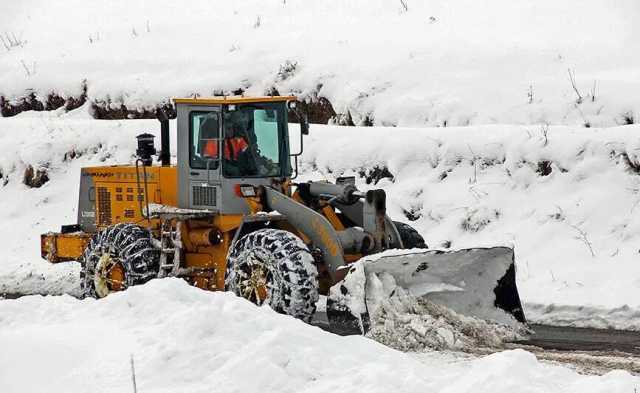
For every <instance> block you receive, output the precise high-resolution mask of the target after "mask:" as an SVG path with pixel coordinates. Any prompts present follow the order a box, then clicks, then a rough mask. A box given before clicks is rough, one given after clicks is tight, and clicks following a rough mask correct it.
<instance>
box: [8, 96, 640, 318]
mask: <svg viewBox="0 0 640 393" xmlns="http://www.w3.org/2000/svg"><path fill="white" fill-rule="evenodd" d="M174 125H175V124H172V130H174V131H175V128H174ZM157 129H158V124H157V122H156V121H153V120H126V121H99V120H92V119H89V118H88V115H87V114H86V108H85V109H84V110H78V111H74V112H70V113H68V114H61V113H58V112H56V113H33V112H29V113H24V114H22V115H19V116H17V117H14V118H4V119H0V131H1V132H0V172H2V173H3V179H0V206H2V209H0V223H2V224H1V225H0V239H3V241H2V248H0V293H2V292H21V293H24V292H27V293H34V292H35V293H61V292H71V293H73V292H74V291H76V290H77V281H76V280H77V278H76V277H77V269H78V267H77V266H76V265H75V264H74V263H67V264H61V265H56V266H52V265H49V264H48V263H46V262H45V261H43V260H42V259H41V258H40V255H39V253H40V250H39V247H40V246H39V235H40V233H44V232H46V231H49V230H58V229H59V226H60V225H61V224H69V223H74V222H75V220H76V204H77V196H76V192H77V189H78V183H79V169H80V167H82V166H88V165H109V164H115V163H123V162H132V157H133V154H134V151H135V138H134V136H135V135H136V134H138V133H141V132H151V133H154V134H157ZM638 131H640V127H639V126H625V127H615V128H605V129H596V128H591V129H585V128H580V127H551V128H550V129H549V130H548V131H547V132H546V134H545V132H544V130H543V129H542V128H540V127H538V126H482V127H475V126H474V127H464V128H447V129H443V128H429V129H410V128H382V127H372V128H352V127H331V126H313V127H312V129H311V135H310V137H309V138H307V139H306V141H305V149H306V151H305V154H304V156H303V158H302V164H301V165H302V166H301V170H302V175H301V180H305V179H328V180H332V179H334V178H335V177H336V176H339V175H349V174H353V175H356V177H357V183H358V186H359V187H360V188H362V189H368V188H372V187H381V188H384V189H385V190H386V191H387V195H388V198H387V201H388V212H389V214H390V215H391V216H392V217H394V218H395V219H399V220H404V221H405V222H409V221H408V219H407V218H406V217H405V216H407V215H408V216H410V217H412V218H413V219H415V221H412V222H410V223H411V225H413V226H415V227H416V228H417V229H418V230H419V231H420V232H421V233H422V235H423V236H424V237H425V239H426V241H427V244H429V245H430V246H432V247H441V248H446V247H450V248H455V249H457V248H466V247H474V246H493V245H496V244H513V245H514V246H515V253H516V268H517V278H518V286H519V288H520V292H521V298H522V299H523V301H524V303H525V309H526V311H529V309H530V310H531V313H530V317H533V318H532V319H533V320H534V321H536V320H538V319H537V318H541V320H543V321H545V322H549V321H551V322H553V321H557V323H561V322H562V323H568V320H567V318H566V314H565V316H562V315H561V314H563V313H565V311H560V310H567V309H571V310H574V311H575V312H574V315H576V318H578V316H577V315H578V313H580V312H581V310H587V309H589V310H591V312H589V313H587V314H588V315H591V316H590V317H589V318H587V319H584V318H583V323H585V324H589V323H590V322H589V321H590V320H591V322H593V325H594V326H603V325H602V321H603V320H606V321H609V322H611V321H615V320H617V321H618V322H616V323H619V325H616V326H621V327H626V328H634V329H637V327H638V326H639V325H638V324H637V323H636V322H634V321H637V315H638V312H639V310H640V298H639V297H638V296H637V293H638V291H639V290H640V279H639V278H638V277H640V264H638V263H637V258H638V249H639V248H640V219H639V218H638V214H640V207H639V206H638V205H639V203H638V202H639V201H640V175H638V173H637V171H638V169H637V168H639V167H640V164H639V163H640V158H639V157H640V155H639V154H640V150H639V148H640V139H638V137H637V135H638ZM173 140H174V141H175V138H174V139H173ZM70 151H76V152H77V153H78V154H75V155H74V157H75V158H70V157H71V155H67V159H65V158H64V157H65V153H68V152H70ZM27 165H33V166H34V167H40V166H43V167H46V168H47V170H48V174H49V177H50V179H51V180H50V181H49V182H48V183H46V184H44V186H42V187H41V188H33V189H30V188H27V187H26V186H25V185H23V184H22V176H23V173H24V168H25V167H26V166H27ZM376 167H377V168H378V169H377V170H374V168H376ZM381 168H383V169H385V170H386V172H385V171H384V170H382V169H381ZM384 176H392V177H393V179H390V178H388V177H384ZM7 179H8V182H7V183H6V185H4V186H2V184H3V182H4V181H7ZM375 179H379V182H378V184H374V183H373V180H375ZM367 180H369V181H372V182H371V184H366V181H367ZM592 252H593V254H592ZM539 305H543V306H539ZM551 305H552V307H548V306H551ZM540 307H548V308H546V309H545V310H546V311H544V312H542V311H539V310H540ZM536 310H538V311H536ZM611 310H618V311H615V315H616V318H615V319H613V318H612V317H611V316H612V315H613V314H611V313H609V311H611ZM558 312H560V313H561V314H558ZM587 314H585V315H587ZM625 321H626V322H625Z"/></svg>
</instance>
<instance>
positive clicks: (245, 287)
mask: <svg viewBox="0 0 640 393" xmlns="http://www.w3.org/2000/svg"><path fill="white" fill-rule="evenodd" d="M225 287H226V290H228V291H231V292H233V293H235V294H236V295H238V296H240V297H243V298H245V299H247V300H250V301H251V302H253V303H255V304H257V305H262V304H268V305H269V306H270V307H271V308H272V309H274V310H275V311H277V312H279V313H283V314H287V315H291V316H293V317H295V318H299V319H301V320H303V321H306V322H310V321H311V318H313V314H314V313H315V310H316V302H317V301H318V271H317V269H316V267H315V264H314V260H313V256H312V255H311V252H310V251H309V249H308V248H307V246H306V245H305V244H304V243H303V242H302V240H300V238H298V237H297V236H295V235H294V234H292V233H291V232H287V231H283V230H279V229H261V230H258V231H255V232H252V233H249V234H247V235H245V236H243V237H242V238H240V240H238V241H237V242H236V243H235V244H234V245H233V247H232V248H231V249H230V250H229V255H228V256H227V270H226V273H225Z"/></svg>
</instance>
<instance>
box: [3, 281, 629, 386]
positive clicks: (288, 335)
mask: <svg viewBox="0 0 640 393" xmlns="http://www.w3.org/2000/svg"><path fill="white" fill-rule="evenodd" d="M0 348H2V351H0V391H1V392H3V393H14V392H15V393H30V392H34V393H36V392H37V393H40V392H45V391H46V392H51V393H56V392H61V393H75V392H83V393H84V392H95V393H103V392H104V393H107V392H113V393H116V392H117V393H122V392H131V391H132V386H131V366H130V356H133V358H134V362H135V374H136V381H137V387H138V391H139V392H146V393H160V392H167V393H169V392H170V393H175V392H190V393H198V392H212V391H215V392H256V391H261V392H278V393H283V392H342V393H348V392H370V393H374V392H384V393H387V392H425V391H426V392H429V391H431V392H435V391H447V392H474V393H482V392H490V393H499V392H508V393H512V392H514V391H516V390H517V391H527V392H554V393H559V392H571V393H573V392H582V393H592V392H603V393H604V392H606V393H612V392H621V393H629V392H633V389H634V387H637V386H639V385H640V378H638V377H634V376H631V375H630V374H628V373H626V372H623V371H615V372H610V373H608V374H606V375H604V376H584V375H579V374H577V373H575V372H574V371H572V370H569V369H567V368H563V367H559V366H553V365H549V364H544V363H540V362H538V361H537V360H536V358H535V357H534V356H533V355H532V354H530V353H527V352H525V351H521V350H516V351H506V352H502V353H498V354H494V355H490V356H486V357H483V358H477V359H471V360H470V359H458V358H455V357H454V358H452V357H451V356H450V355H434V356H433V357H424V358H422V357H421V358H422V360H418V359H416V358H415V357H413V356H411V355H410V354H406V353H402V352H398V351H396V350H393V349H391V348H387V347H385V346H383V345H381V344H379V343H376V342H374V341H372V340H369V339H367V338H364V337H358V336H355V337H354V336H352V337H339V336H335V335H333V334H330V333H327V332H324V331H322V330H320V329H319V328H316V327H313V326H309V325H306V324H304V323H302V322H300V321H298V320H295V319H293V318H290V317H287V316H283V315H279V314H276V313H275V312H273V311H271V310H270V309H269V308H266V307H263V308H258V307H255V306H254V305H252V304H250V303H249V302H246V301H244V300H241V299H239V298H236V297H235V296H233V295H231V294H229V293H210V292H204V291H201V290H198V289H196V288H192V287H189V286H188V285H187V284H186V283H184V282H183V281H181V280H178V279H167V280H155V281H152V282H150V283H149V284H147V285H145V286H143V287H134V288H132V289H130V290H128V291H126V292H124V293H120V294H115V295H113V296H109V297H107V298H106V299H103V300H98V301H96V300H92V299H87V300H82V301H81V300H77V299H74V298H71V297H68V296H64V297H40V296H34V297H26V298H21V299H17V300H3V301H0Z"/></svg>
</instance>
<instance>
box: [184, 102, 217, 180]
mask: <svg viewBox="0 0 640 393" xmlns="http://www.w3.org/2000/svg"><path fill="white" fill-rule="evenodd" d="M189 130H190V135H189V140H190V151H189V159H190V166H191V168H195V169H206V168H207V161H210V162H209V169H216V168H217V162H218V159H219V154H218V147H219V143H220V142H219V139H220V115H219V114H218V113H217V112H191V114H190V115H189Z"/></svg>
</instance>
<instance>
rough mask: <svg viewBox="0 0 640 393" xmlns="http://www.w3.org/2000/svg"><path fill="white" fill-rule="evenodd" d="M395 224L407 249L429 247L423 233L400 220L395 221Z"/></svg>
mask: <svg viewBox="0 0 640 393" xmlns="http://www.w3.org/2000/svg"><path fill="white" fill-rule="evenodd" d="M393 225H395V226H396V229H397V230H398V233H399V234H400V240H402V244H403V245H404V248H405V249H411V248H429V246H427V243H425V241H424V238H423V237H422V235H420V233H419V232H418V231H416V229H415V228H414V227H412V226H411V225H409V224H405V223H404V222H400V221H394V222H393Z"/></svg>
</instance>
